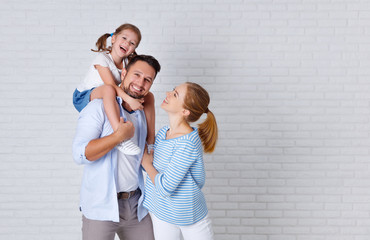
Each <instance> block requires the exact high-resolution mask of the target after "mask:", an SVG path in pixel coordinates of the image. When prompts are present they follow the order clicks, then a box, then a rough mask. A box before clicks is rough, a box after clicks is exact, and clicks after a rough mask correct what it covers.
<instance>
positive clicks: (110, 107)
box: [90, 85, 120, 131]
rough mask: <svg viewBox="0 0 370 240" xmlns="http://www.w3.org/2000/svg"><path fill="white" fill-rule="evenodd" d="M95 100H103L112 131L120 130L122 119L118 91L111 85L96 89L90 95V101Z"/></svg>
mask: <svg viewBox="0 0 370 240" xmlns="http://www.w3.org/2000/svg"><path fill="white" fill-rule="evenodd" d="M94 99H103V105H104V111H105V113H106V114H107V117H108V120H109V122H110V125H111V126H112V129H113V130H114V131H115V130H116V129H117V128H118V124H119V117H120V113H119V107H118V104H117V99H116V90H115V89H114V87H113V86H110V85H102V86H100V87H97V88H94V90H93V91H92V92H91V95H90V101H92V100H94Z"/></svg>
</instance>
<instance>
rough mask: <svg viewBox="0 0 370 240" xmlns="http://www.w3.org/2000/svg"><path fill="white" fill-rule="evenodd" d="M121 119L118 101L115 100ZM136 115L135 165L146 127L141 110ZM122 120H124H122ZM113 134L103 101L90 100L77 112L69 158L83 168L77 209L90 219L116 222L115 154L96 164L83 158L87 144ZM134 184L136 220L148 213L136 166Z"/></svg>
mask: <svg viewBox="0 0 370 240" xmlns="http://www.w3.org/2000/svg"><path fill="white" fill-rule="evenodd" d="M117 102H118V103H119V106H120V112H121V116H122V117H124V116H123V108H122V99H121V98H119V97H117ZM130 114H137V116H138V124H139V126H137V128H138V130H139V134H140V135H139V147H140V149H142V150H141V153H140V154H139V155H137V157H138V160H137V164H141V159H142V156H143V152H144V148H145V141H146V136H147V125H146V119H145V114H144V111H139V110H138V111H133V112H131V113H130ZM124 119H125V118H124ZM112 133H113V129H112V127H111V125H110V123H109V120H108V117H107V115H106V114H105V112H104V107H103V100H102V99H95V100H93V101H91V102H90V103H89V104H88V105H87V106H86V107H85V108H84V109H83V110H82V111H81V112H80V115H79V118H78V124H77V129H76V135H75V138H74V140H73V147H72V148H73V149H72V152H73V159H74V161H75V162H76V163H77V164H83V165H84V172H83V177H82V183H81V192H80V209H81V211H82V214H83V215H84V216H85V217H86V218H88V219H92V220H100V221H114V222H119V209H118V200H117V161H118V159H117V157H118V154H117V151H118V150H116V148H113V149H112V150H111V151H109V152H108V153H107V154H106V155H104V156H103V157H101V158H100V159H98V160H96V161H89V160H87V159H86V157H85V148H86V146H87V144H88V143H89V142H90V141H91V140H94V139H97V138H102V137H104V136H108V135H110V134H112ZM138 183H139V188H140V190H141V192H142V195H141V197H140V199H139V201H138V208H137V216H138V219H139V221H141V219H143V218H144V217H145V216H146V214H148V211H147V209H146V208H144V207H143V204H142V202H143V199H144V189H145V188H144V179H143V173H142V168H141V167H139V173H138Z"/></svg>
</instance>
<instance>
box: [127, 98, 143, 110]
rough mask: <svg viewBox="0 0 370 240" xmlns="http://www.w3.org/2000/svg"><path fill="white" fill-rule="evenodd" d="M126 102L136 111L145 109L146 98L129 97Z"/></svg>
mask: <svg viewBox="0 0 370 240" xmlns="http://www.w3.org/2000/svg"><path fill="white" fill-rule="evenodd" d="M125 102H126V103H127V104H128V105H130V108H131V109H132V110H133V111H136V110H143V109H144V107H143V102H144V99H135V98H132V97H127V98H126V100H125Z"/></svg>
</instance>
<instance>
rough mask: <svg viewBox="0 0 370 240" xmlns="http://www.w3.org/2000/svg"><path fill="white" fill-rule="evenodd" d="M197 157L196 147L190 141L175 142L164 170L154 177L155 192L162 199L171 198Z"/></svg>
mask: <svg viewBox="0 0 370 240" xmlns="http://www.w3.org/2000/svg"><path fill="white" fill-rule="evenodd" d="M197 156H198V153H197V151H196V146H195V145H194V144H193V143H192V142H191V141H189V140H184V141H181V142H177V144H176V149H175V151H174V153H173V154H172V158H171V160H170V163H169V164H168V166H167V168H166V170H165V171H164V172H162V173H158V174H157V175H156V177H155V188H156V191H157V192H158V193H159V194H160V195H161V196H162V197H166V196H171V195H172V194H173V193H174V191H175V190H176V188H177V187H178V186H179V184H180V183H181V181H182V180H183V179H184V176H185V175H186V173H187V172H188V171H189V168H190V167H191V165H192V164H193V163H194V162H195V161H196V159H197Z"/></svg>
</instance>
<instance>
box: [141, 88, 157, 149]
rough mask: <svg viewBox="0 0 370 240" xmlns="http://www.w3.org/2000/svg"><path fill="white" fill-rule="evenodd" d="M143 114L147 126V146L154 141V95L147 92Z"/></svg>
mask: <svg viewBox="0 0 370 240" xmlns="http://www.w3.org/2000/svg"><path fill="white" fill-rule="evenodd" d="M143 106H144V113H145V118H146V122H147V125H148V131H147V132H148V134H147V137H146V142H147V144H154V139H155V107H154V95H153V93H151V92H149V93H148V94H147V95H146V96H145V97H144V103H143Z"/></svg>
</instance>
